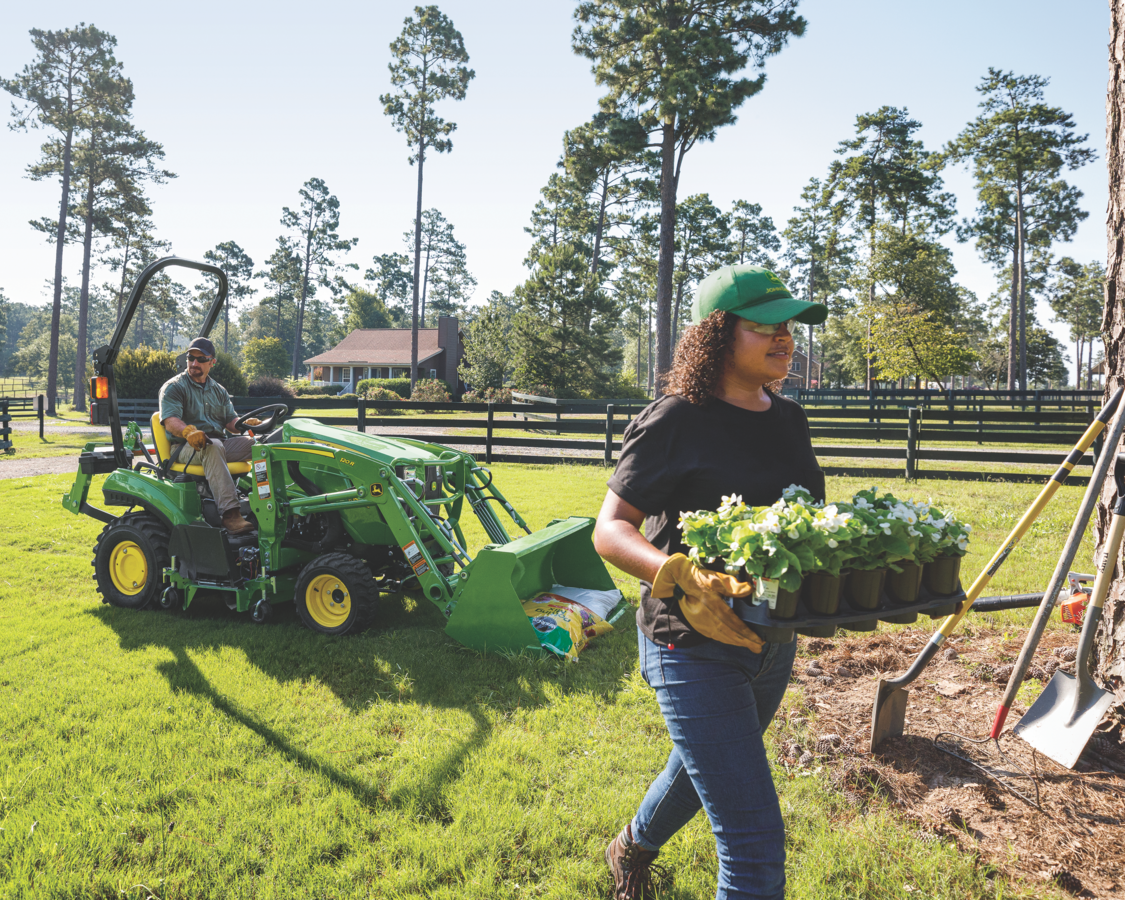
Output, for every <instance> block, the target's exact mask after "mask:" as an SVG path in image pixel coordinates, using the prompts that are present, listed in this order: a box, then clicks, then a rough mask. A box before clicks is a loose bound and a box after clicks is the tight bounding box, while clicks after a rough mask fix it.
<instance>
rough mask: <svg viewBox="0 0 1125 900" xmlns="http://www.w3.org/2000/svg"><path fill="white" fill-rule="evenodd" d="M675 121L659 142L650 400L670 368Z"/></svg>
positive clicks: (669, 123) (666, 127)
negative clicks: (651, 387)
mask: <svg viewBox="0 0 1125 900" xmlns="http://www.w3.org/2000/svg"><path fill="white" fill-rule="evenodd" d="M675 246H676V120H675V118H674V117H670V118H669V119H666V120H665V122H664V129H663V136H662V139H661V142H660V252H659V254H658V255H657V257H656V367H655V373H654V388H655V394H654V395H653V396H655V397H659V396H661V395H662V394H663V393H664V391H663V389H662V387H661V383H660V382H661V378H662V377H663V375H664V374H665V373H666V372H667V371H668V370H669V369H671V368H672V341H671V338H672V293H673V285H672V272H673V269H674V268H675V265H676V260H675V256H674V254H675Z"/></svg>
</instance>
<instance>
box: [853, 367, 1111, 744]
mask: <svg viewBox="0 0 1125 900" xmlns="http://www.w3.org/2000/svg"><path fill="white" fill-rule="evenodd" d="M1123 392H1125V388H1118V389H1117V390H1116V391H1115V392H1114V394H1113V396H1112V397H1110V398H1109V401H1108V402H1107V403H1106V405H1105V406H1103V407H1102V409H1101V412H1099V413H1098V416H1097V418H1096V419H1094V421H1093V422H1091V423H1090V426H1089V427H1088V428H1087V429H1086V432H1085V434H1083V435H1082V437H1081V439H1079V441H1078V443H1077V444H1076V445H1075V446H1074V449H1073V450H1071V451H1070V453H1068V454H1067V456H1066V459H1064V460H1063V463H1062V465H1061V466H1059V468H1058V470H1057V471H1056V472H1055V474H1054V475H1052V476H1051V478H1050V479H1049V480H1048V481H1047V483H1046V484H1045V485H1043V490H1041V491H1040V492H1039V496H1038V497H1036V498H1035V502H1033V503H1032V504H1031V506H1030V507H1029V508H1028V510H1027V512H1025V513H1024V514H1023V517H1022V518H1021V519H1020V520H1019V522H1017V523H1016V527H1015V528H1013V529H1012V532H1011V534H1009V535H1008V537H1007V538H1005V540H1004V543H1003V544H1001V546H1000V549H999V550H997V551H996V553H995V555H994V556H993V557H992V559H990V560H989V562H988V565H987V566H985V568H984V571H983V572H981V573H980V575H978V576H977V579H976V581H974V582H973V584H972V587H970V588H969V590H968V591H966V594H965V599H964V600H963V601H961V602H960V603H959V604H957V612H955V613H954V614H953V615H951V616H949V617H948V618H947V619H946V620H945V621H944V622H942V624H941V627H940V628H939V629H938V630H937V631H936V632H934V634H933V635H932V636H931V637H930V640H929V642H928V643H927V644H926V646H925V647H923V648H922V650H921V651H920V652H919V653H918V655H917V656H916V657H915V658H914V662H913V663H912V664H911V666H910V668H909V669H908V670H907V671H906V673H905V674H904V675H900V676H899V677H898V678H888V679H880V680H879V685H878V687H877V688H876V690H875V704H874V708H873V709H872V711H871V750H872V751H874V750H875V748H876V747H877V746H878V745H879V744H880V743H882V741H883V740H884V739H886V738H889V737H897V736H898V735H900V734H902V730H903V727H904V726H905V724H906V701H907V698H908V696H909V692H908V691H906V690H904V688H905V687H906V686H907V685H908V684H910V683H911V682H913V681H914V679H915V678H917V677H918V676H919V675H921V674H922V670H923V669H924V668H926V666H927V665H928V664H929V662H930V660H931V659H933V658H934V656H935V655H936V654H937V652H938V650H939V649H940V647H941V645H942V644H944V643H945V639H946V638H947V637H949V635H950V634H952V633H953V629H954V628H956V627H957V623H958V622H960V621H961V619H962V618H963V617H964V616H965V614H966V613H967V612H968V611H969V607H970V606H972V605H973V601H974V600H976V599H977V597H979V596H980V595H981V593H982V592H983V591H984V589H985V587H986V586H987V585H988V582H989V581H991V580H992V576H994V575H995V574H996V573H997V572H998V571H999V569H1000V567H1001V566H1002V565H1003V564H1004V560H1006V559H1007V558H1008V555H1009V554H1010V553H1011V552H1012V550H1014V549H1015V546H1016V544H1018V543H1019V541H1020V539H1021V538H1022V537H1023V536H1024V535H1025V534H1026V533H1027V531H1028V530H1029V529H1030V528H1031V526H1032V524H1033V523H1034V522H1035V520H1036V519H1037V518H1038V517H1039V514H1040V513H1041V512H1042V511H1043V508H1044V507H1045V506H1046V505H1047V504H1048V503H1049V502H1050V500H1051V498H1052V497H1053V496H1054V495H1055V491H1057V490H1058V489H1059V487H1060V486H1061V485H1062V483H1063V481H1064V480H1066V477H1067V475H1069V474H1070V472H1071V471H1072V470H1073V469H1074V467H1075V465H1077V464H1078V461H1079V460H1080V459H1081V458H1082V456H1083V454H1085V452H1086V451H1087V450H1088V449H1089V448H1090V445H1091V444H1093V443H1094V440H1095V439H1096V438H1097V437H1098V435H1099V434H1101V433H1102V431H1103V430H1104V429H1105V427H1106V425H1108V424H1109V420H1110V419H1111V418H1113V414H1114V412H1116V411H1117V407H1118V405H1119V404H1120V403H1121V396H1122V393H1123ZM1123 425H1125V415H1123V416H1119V417H1118V420H1117V422H1116V423H1114V427H1113V431H1112V433H1111V435H1110V440H1109V441H1107V443H1106V448H1105V450H1104V451H1103V453H1102V456H1101V457H1099V459H1098V462H1097V464H1096V465H1095V467H1094V476H1093V478H1094V479H1096V480H1097V481H1099V482H1100V481H1101V480H1102V479H1103V478H1104V477H1105V473H1106V471H1107V470H1108V466H1109V459H1110V458H1111V454H1113V453H1114V452H1115V450H1116V448H1117V444H1118V442H1119V441H1120V440H1121V431H1122V427H1123Z"/></svg>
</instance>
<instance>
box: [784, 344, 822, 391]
mask: <svg viewBox="0 0 1125 900" xmlns="http://www.w3.org/2000/svg"><path fill="white" fill-rule="evenodd" d="M809 366H810V362H809V358H808V356H807V355H806V354H805V351H804V350H802V349H801V348H800V347H797V348H795V349H794V350H793V358H792V359H791V360H790V361H789V374H788V375H787V376H786V377H785V381H783V382H782V384H783V385H784V386H785V387H789V388H803V387H805V386H806V385H807V384H808V381H807V380H806V379H807V378H808V377H809ZM811 366H812V385H813V387H817V386H818V385H819V384H820V380H821V379H820V360H819V359H817V358H816V357H815V356H814V357H813V358H812V363H811Z"/></svg>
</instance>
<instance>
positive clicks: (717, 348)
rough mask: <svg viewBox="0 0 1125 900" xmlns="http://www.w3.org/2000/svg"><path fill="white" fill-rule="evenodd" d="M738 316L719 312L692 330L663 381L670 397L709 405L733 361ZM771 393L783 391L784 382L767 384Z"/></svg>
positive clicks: (682, 343)
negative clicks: (672, 395)
mask: <svg viewBox="0 0 1125 900" xmlns="http://www.w3.org/2000/svg"><path fill="white" fill-rule="evenodd" d="M737 325H738V316H736V315H735V314H734V313H730V312H727V311H726V310H722V309H717V310H715V311H714V312H713V313H711V315H709V316H708V317H707V318H706V319H704V320H703V321H702V322H700V323H699V324H698V325H694V326H692V327H690V328H688V329H687V330H686V331H685V332H684V335H683V337H682V338H680V343H679V344H678V345H677V347H676V358H675V359H674V360H673V361H672V368H671V370H670V371H669V372H667V373H666V374H665V375H664V377H663V378H662V379H661V385H662V386H663V388H664V392H665V393H666V394H679V395H680V396H681V397H683V398H684V399H685V400H688V401H690V402H692V403H694V404H695V405H696V406H703V405H705V404H706V403H707V402H708V401H709V400H710V399H711V398H712V397H713V396H714V394H715V390H716V388H718V386H719V381H720V379H721V378H722V377H723V373H724V372H725V371H726V369H727V366H729V365H730V364H731V362H732V360H733V352H734V351H733V348H734V330H735V326H737ZM765 388H766V390H768V391H769V392H770V393H773V394H777V393H779V392H780V390H781V382H780V381H772V382H770V383H769V384H767V385H765Z"/></svg>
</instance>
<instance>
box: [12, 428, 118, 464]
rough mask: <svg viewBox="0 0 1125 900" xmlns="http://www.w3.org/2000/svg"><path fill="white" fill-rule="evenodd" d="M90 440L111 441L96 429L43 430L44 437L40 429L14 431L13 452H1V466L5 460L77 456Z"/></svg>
mask: <svg viewBox="0 0 1125 900" xmlns="http://www.w3.org/2000/svg"><path fill="white" fill-rule="evenodd" d="M88 441H103V442H105V443H109V438H108V437H107V436H106V435H104V434H99V433H98V432H96V431H90V432H78V433H75V434H71V433H67V432H62V431H52V430H50V429H46V428H45V429H44V430H43V437H39V432H38V431H13V432H12V449H13V450H14V452H13V453H0V466H3V465H4V461H5V460H20V459H39V458H44V457H51V456H75V457H77V456H78V454H79V453H81V452H82V448H83V447H85V446H86V443H87V442H88Z"/></svg>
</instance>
